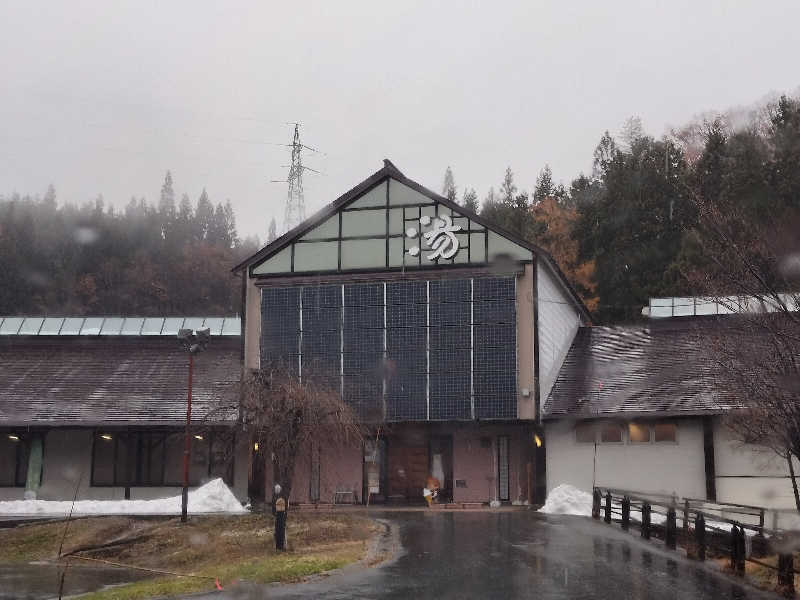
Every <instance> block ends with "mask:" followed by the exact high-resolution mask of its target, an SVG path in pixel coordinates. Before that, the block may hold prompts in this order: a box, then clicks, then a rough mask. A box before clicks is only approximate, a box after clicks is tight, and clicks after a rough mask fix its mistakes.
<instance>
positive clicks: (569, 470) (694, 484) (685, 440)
mask: <svg viewBox="0 0 800 600" xmlns="http://www.w3.org/2000/svg"><path fill="white" fill-rule="evenodd" d="M675 422H676V423H677V424H678V433H677V440H678V441H677V443H674V444H672V443H664V444H653V443H651V444H628V443H623V444H597V460H596V472H595V474H594V481H595V482H596V484H597V485H598V486H608V487H613V488H619V489H628V490H636V491H641V492H650V493H657V494H672V493H676V494H678V495H679V496H687V497H691V498H705V497H706V483H705V481H706V480H705V461H704V454H703V424H702V421H701V420H700V419H680V420H677V421H675ZM574 425H575V424H574V422H571V421H550V422H546V423H545V439H546V444H547V491H548V492H550V490H552V489H553V488H554V487H556V486H558V485H560V484H562V483H568V484H570V485H573V486H575V487H577V488H579V489H582V490H586V491H591V489H592V481H593V469H594V464H595V458H594V452H595V446H594V445H593V444H582V443H578V442H577V441H575V432H574Z"/></svg>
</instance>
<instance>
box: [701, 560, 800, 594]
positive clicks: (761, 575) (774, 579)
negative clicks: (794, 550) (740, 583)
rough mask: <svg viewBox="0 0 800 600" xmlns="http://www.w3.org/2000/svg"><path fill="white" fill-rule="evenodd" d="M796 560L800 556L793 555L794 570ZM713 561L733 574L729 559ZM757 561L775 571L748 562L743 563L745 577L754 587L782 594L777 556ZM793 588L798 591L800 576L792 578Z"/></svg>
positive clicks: (796, 564) (796, 565)
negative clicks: (770, 566)
mask: <svg viewBox="0 0 800 600" xmlns="http://www.w3.org/2000/svg"><path fill="white" fill-rule="evenodd" d="M798 558H800V555H798V554H795V555H794V565H795V569H797V567H798ZM715 560H716V562H717V564H718V565H719V566H720V567H722V568H723V570H725V571H727V572H729V573H733V569H731V568H730V558H717V559H715ZM758 560H759V561H761V562H763V563H766V564H768V565H772V566H773V567H775V569H770V568H769V567H765V566H764V565H759V564H756V563H754V562H751V561H749V560H748V561H745V563H744V573H745V576H746V577H747V578H748V579H749V580H750V582H751V583H752V584H753V585H755V586H756V587H759V588H761V589H764V590H769V591H771V592H779V593H780V592H782V590H780V589H779V586H778V571H777V567H778V556H777V555H776V554H770V555H768V556H763V557H758ZM795 573H797V571H795ZM794 587H795V589H796V590H800V574H795V576H794Z"/></svg>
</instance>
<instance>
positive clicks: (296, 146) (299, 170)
mask: <svg viewBox="0 0 800 600" xmlns="http://www.w3.org/2000/svg"><path fill="white" fill-rule="evenodd" d="M287 125H294V138H293V139H292V143H291V144H281V145H285V146H287V147H289V148H291V149H292V164H290V165H283V167H284V168H288V169H289V176H288V178H287V179H285V180H282V179H278V180H276V179H273V180H271V182H272V183H288V184H289V191H288V193H287V196H286V208H285V211H284V214H283V233H286V232H287V231H289V230H290V229H293V228H294V227H296V226H297V225H299V224H300V223H302V222H303V221H305V220H306V201H305V196H304V195H303V172H304V171H311V172H312V173H317V174H318V175H324V173H321V172H320V171H317V170H316V169H312V168H311V167H307V166H305V165H304V164H303V157H302V154H301V153H302V150H303V149H306V150H310V151H311V152H320V151H319V150H317V149H316V148H312V147H311V146H306V145H305V144H303V143H301V142H300V123H287ZM321 154H325V153H324V152H321Z"/></svg>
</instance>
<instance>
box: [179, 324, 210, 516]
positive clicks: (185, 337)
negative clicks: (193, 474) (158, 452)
mask: <svg viewBox="0 0 800 600" xmlns="http://www.w3.org/2000/svg"><path fill="white" fill-rule="evenodd" d="M210 337H211V330H210V329H198V330H197V331H194V330H193V329H181V330H180V331H179V332H178V342H180V345H181V347H182V348H183V349H184V350H186V351H187V352H188V353H189V385H188V392H187V395H186V431H185V434H184V440H183V493H182V494H181V522H183V523H186V520H187V518H188V517H187V513H188V509H189V463H190V462H191V461H190V458H191V454H192V436H191V431H190V428H191V422H192V371H193V370H194V355H195V354H197V353H198V352H200V351H202V350H205V347H206V344H208V340H209V339H210Z"/></svg>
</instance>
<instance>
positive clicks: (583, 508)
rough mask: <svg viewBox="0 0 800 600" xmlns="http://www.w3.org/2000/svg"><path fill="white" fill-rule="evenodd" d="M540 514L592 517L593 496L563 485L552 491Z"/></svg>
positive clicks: (565, 484)
mask: <svg viewBox="0 0 800 600" xmlns="http://www.w3.org/2000/svg"><path fill="white" fill-rule="evenodd" d="M539 512H542V513H547V514H549V515H575V516H582V517H583V516H585V517H591V516H592V495H591V494H590V493H589V492H584V491H583V490H579V489H578V488H576V487H574V486H571V485H569V484H568V483H562V484H561V485H559V486H558V487H555V488H553V489H552V490H550V493H549V494H547V500H546V501H545V503H544V506H543V507H542V508H540V509H539Z"/></svg>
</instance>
